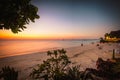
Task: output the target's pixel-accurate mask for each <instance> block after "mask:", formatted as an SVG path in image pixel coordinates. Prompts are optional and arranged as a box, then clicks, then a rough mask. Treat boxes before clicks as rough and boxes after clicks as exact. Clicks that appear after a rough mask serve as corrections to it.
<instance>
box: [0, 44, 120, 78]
mask: <svg viewBox="0 0 120 80" xmlns="http://www.w3.org/2000/svg"><path fill="white" fill-rule="evenodd" d="M97 44H98V43H95V44H87V45H83V46H81V45H80V46H76V47H69V48H64V49H65V50H66V51H67V53H66V54H67V55H68V57H69V59H70V61H71V62H72V65H70V66H74V65H81V70H84V69H85V68H95V67H96V66H95V64H96V60H97V59H98V57H101V58H103V59H104V60H106V59H108V58H112V50H113V49H114V48H119V47H118V44H116V43H104V44H99V46H97ZM59 49H61V48H59ZM52 50H55V49H52ZM47 51H48V50H46V51H42V52H37V53H31V54H24V55H17V56H11V57H6V58H0V63H1V64H0V69H1V68H2V67H4V66H8V65H9V66H10V67H14V68H15V69H17V70H18V71H20V72H19V80H25V79H28V78H29V74H30V72H31V70H32V68H33V67H36V65H37V64H41V63H42V61H43V60H46V59H47V58H48V56H47V54H46V52H47ZM23 74H24V75H23Z"/></svg>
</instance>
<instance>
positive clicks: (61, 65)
mask: <svg viewBox="0 0 120 80" xmlns="http://www.w3.org/2000/svg"><path fill="white" fill-rule="evenodd" d="M47 55H48V56H49V57H50V58H49V59H47V60H46V61H43V63H42V64H39V65H38V66H37V68H33V71H32V73H31V74H30V76H31V77H32V78H33V79H42V78H43V79H44V80H63V79H62V78H63V77H64V76H65V72H66V68H67V66H68V65H69V64H70V63H71V62H70V61H69V59H68V57H67V55H66V51H65V50H64V49H61V50H60V49H58V50H54V51H48V52H47Z"/></svg>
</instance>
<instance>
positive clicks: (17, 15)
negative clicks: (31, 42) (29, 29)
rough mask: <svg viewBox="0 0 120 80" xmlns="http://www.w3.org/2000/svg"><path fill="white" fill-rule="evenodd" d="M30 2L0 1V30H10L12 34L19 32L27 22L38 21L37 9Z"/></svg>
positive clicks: (24, 0) (18, 0) (28, 0)
mask: <svg viewBox="0 0 120 80" xmlns="http://www.w3.org/2000/svg"><path fill="white" fill-rule="evenodd" d="M30 1H31V0H0V29H11V31H12V32H13V33H18V32H21V30H24V29H25V28H26V26H25V25H26V24H29V22H30V21H31V22H35V19H38V18H39V16H38V15H37V12H38V8H37V7H35V6H34V5H32V4H31V2H30Z"/></svg>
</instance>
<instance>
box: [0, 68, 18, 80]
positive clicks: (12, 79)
mask: <svg viewBox="0 0 120 80" xmlns="http://www.w3.org/2000/svg"><path fill="white" fill-rule="evenodd" d="M0 76H1V78H3V79H4V80H17V79H18V71H15V69H14V68H10V67H9V66H7V67H6V66H5V67H3V68H2V71H1V75H0Z"/></svg>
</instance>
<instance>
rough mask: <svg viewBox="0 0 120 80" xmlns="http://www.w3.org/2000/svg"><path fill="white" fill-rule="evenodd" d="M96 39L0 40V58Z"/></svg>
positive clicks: (95, 40) (70, 45) (88, 42)
mask: <svg viewBox="0 0 120 80" xmlns="http://www.w3.org/2000/svg"><path fill="white" fill-rule="evenodd" d="M98 41H99V40H98V39H81V40H0V58H3V57H9V56H15V55H23V54H31V53H37V52H42V51H47V50H50V49H58V48H68V47H75V46H80V45H81V43H83V44H91V43H92V42H94V43H95V42H98Z"/></svg>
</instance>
